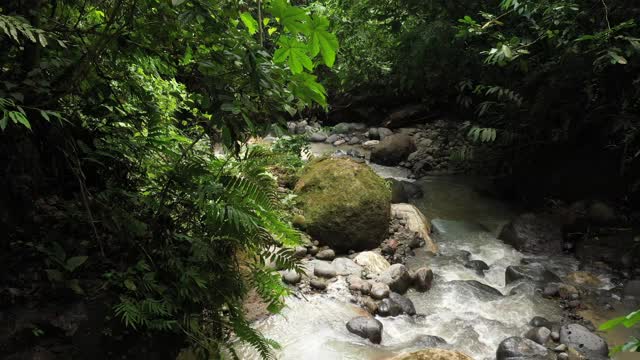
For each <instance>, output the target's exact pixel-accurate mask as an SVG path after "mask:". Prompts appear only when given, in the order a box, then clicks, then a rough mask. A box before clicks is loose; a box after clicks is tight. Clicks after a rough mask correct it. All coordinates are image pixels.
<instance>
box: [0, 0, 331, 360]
mask: <svg viewBox="0 0 640 360" xmlns="http://www.w3.org/2000/svg"><path fill="white" fill-rule="evenodd" d="M38 3H39V5H38V6H37V7H35V8H27V7H26V6H23V4H22V2H16V1H10V2H9V4H7V5H6V7H5V5H4V4H3V9H2V10H3V14H2V15H0V29H1V30H2V31H0V37H1V38H0V41H2V43H3V51H2V53H1V54H0V66H1V67H2V72H0V128H1V129H2V130H3V131H2V132H1V133H0V137H2V142H0V143H1V144H2V150H3V151H2V160H3V163H5V161H6V163H7V164H9V163H12V164H23V163H24V164H27V163H29V164H32V166H30V167H23V166H9V167H5V168H4V173H3V175H2V180H3V181H4V182H3V184H6V183H7V182H11V183H13V182H12V181H8V180H6V179H17V178H21V177H26V178H28V179H35V180H33V183H34V184H32V183H31V182H25V183H26V184H24V185H23V186H25V187H29V186H32V185H33V186H37V188H38V190H37V191H33V192H32V193H34V194H35V193H38V196H41V197H42V198H46V199H48V198H51V197H54V198H64V199H65V204H66V205H68V207H65V208H63V209H62V210H60V211H59V214H58V213H57V215H56V216H58V217H56V221H55V225H56V227H60V228H64V229H65V230H64V233H65V241H62V240H59V241H52V240H50V239H49V237H46V236H37V231H36V232H34V231H31V230H32V229H30V228H29V227H30V226H34V225H33V224H34V222H32V221H31V217H33V216H34V215H33V213H31V212H27V213H18V212H16V214H15V215H14V214H11V215H10V216H9V217H10V218H11V219H13V220H12V221H14V222H15V224H13V223H11V224H4V223H3V224H1V225H5V226H7V227H6V228H7V229H11V234H10V236H9V237H10V238H11V239H12V241H16V242H15V243H16V244H21V245H20V246H19V248H18V247H11V248H12V251H16V252H18V251H27V252H28V253H29V254H32V255H33V256H32V257H28V258H29V259H34V260H33V261H35V262H36V263H37V264H36V266H34V268H38V269H41V270H40V271H43V270H42V269H44V272H43V274H46V275H47V276H48V278H49V280H50V282H49V284H48V286H50V287H51V288H52V289H53V290H52V291H58V290H63V289H67V288H71V289H72V290H74V291H75V292H76V293H77V296H90V297H92V298H97V297H105V298H107V299H109V300H110V301H112V302H113V304H114V306H113V308H112V310H113V311H112V314H110V315H115V316H114V317H115V318H116V319H118V320H120V322H121V324H122V325H123V326H125V327H127V328H128V329H129V330H128V331H129V334H130V335H132V336H138V337H140V338H141V339H150V338H153V337H154V335H157V334H160V333H164V334H166V333H168V334H172V335H174V336H176V337H178V338H181V339H183V340H184V341H183V344H181V345H182V346H187V347H191V348H192V349H191V350H192V352H193V353H195V354H197V356H198V357H199V358H203V359H205V358H206V359H210V358H219V357H220V356H221V354H222V352H223V351H229V350H230V344H231V343H232V342H234V341H236V340H237V339H239V340H241V341H247V342H248V343H249V344H251V345H253V346H254V347H255V348H256V349H257V350H258V351H259V353H260V354H261V355H262V356H263V357H264V358H269V357H271V353H270V351H271V349H272V348H273V347H275V346H276V344H275V343H274V342H273V341H270V340H269V339H265V338H264V337H263V336H261V335H260V334H259V333H258V332H256V331H255V330H253V329H252V328H251V327H250V325H249V323H248V321H249V320H248V319H246V318H245V316H244V310H243V301H244V299H245V297H246V295H247V293H248V292H249V291H250V290H255V291H256V292H257V293H258V295H260V297H261V298H262V299H263V300H264V301H265V302H266V303H267V304H268V307H269V310H271V311H274V312H277V311H279V310H280V309H281V308H282V307H283V297H284V296H285V295H287V294H288V290H287V288H286V287H285V286H284V285H283V284H282V283H281V280H280V276H279V274H277V273H274V272H273V271H271V270H270V268H269V267H268V266H267V264H268V263H271V262H273V263H276V264H277V265H278V266H279V267H282V268H288V269H294V270H298V271H300V269H299V265H298V263H297V260H296V259H295V258H294V257H293V253H292V251H291V250H290V249H289V247H291V246H295V245H296V244H298V243H299V241H300V235H299V233H298V232H297V231H295V230H294V229H293V228H292V227H291V226H290V224H289V218H290V215H289V214H288V213H287V208H286V207H285V205H284V204H283V202H282V201H281V199H280V197H281V195H280V194H279V193H278V191H276V190H277V186H278V184H277V182H276V179H277V176H278V175H279V174H278V170H279V169H280V168H283V167H286V168H288V169H290V173H291V174H295V172H296V171H297V169H298V168H299V166H300V165H301V163H302V162H301V160H300V153H301V150H302V149H303V148H304V146H305V145H304V140H302V139H298V138H295V139H294V140H292V141H291V142H290V143H289V144H284V143H281V144H279V145H278V146H276V148H275V150H273V151H272V150H270V149H267V148H262V147H257V146H256V147H247V146H245V145H244V144H246V143H247V142H248V139H250V138H251V137H256V136H264V135H266V134H267V133H268V132H270V131H272V130H273V129H274V127H276V125H277V124H278V123H283V122H284V121H285V119H286V117H288V116H293V115H295V114H297V113H299V112H301V111H303V110H304V109H306V108H310V107H315V106H318V105H319V106H321V107H326V106H327V101H326V93H327V92H326V89H325V87H324V86H323V85H322V84H321V83H320V80H319V78H318V74H319V73H326V72H327V68H330V67H331V66H333V64H334V62H335V59H336V56H337V52H338V42H337V38H336V37H335V35H333V33H332V32H331V30H330V28H331V27H330V22H329V20H328V18H327V17H325V16H324V15H322V14H321V13H319V12H317V11H316V10H315V9H314V8H312V7H299V6H294V5H292V4H290V3H289V2H287V1H284V0H273V1H266V2H264V3H263V2H252V3H245V2H238V1H230V0H211V1H200V0H194V1H184V0H172V1H147V2H139V1H132V0H113V1H111V0H110V1H102V2H86V1H75V0H72V1H64V2H38ZM259 6H260V8H259ZM57 39H60V41H58V40H57ZM320 67H325V68H323V69H320ZM319 70H322V71H319ZM316 73H318V74H316ZM44 109H46V110H44ZM53 120H58V121H53ZM12 125H16V126H12ZM25 128H27V129H29V130H31V131H25ZM23 149H29V151H22V150H23ZM32 149H33V152H37V154H34V153H33V152H31V150H32ZM36 172H37V173H38V174H36ZM41 175H43V176H41ZM51 184H64V186H57V185H56V186H52V185H51ZM38 200H39V201H40V200H41V199H38ZM6 218H7V217H5V216H4V213H3V216H2V217H0V221H2V222H4V221H5V219H6ZM46 221H50V218H46V220H45V223H44V224H43V223H41V222H38V227H41V228H42V231H44V230H43V229H44V228H45V227H46V226H47V224H46ZM49 225H50V224H49ZM25 228H27V229H29V231H24V229H25ZM30 236H33V238H30ZM16 239H17V240H16ZM77 239H82V240H81V241H80V240H77ZM24 244H31V245H28V246H27V245H24ZM80 244H81V245H80ZM72 254H73V255H72ZM12 270H13V269H12ZM96 276H103V277H104V280H105V281H106V282H105V283H104V284H103V285H102V286H100V287H96V286H94V285H95V283H96V280H97V279H96ZM118 330H121V329H111V330H110V332H116V331H118ZM108 332H109V331H108ZM134 342H135V341H134ZM114 356H115V355H114Z"/></svg>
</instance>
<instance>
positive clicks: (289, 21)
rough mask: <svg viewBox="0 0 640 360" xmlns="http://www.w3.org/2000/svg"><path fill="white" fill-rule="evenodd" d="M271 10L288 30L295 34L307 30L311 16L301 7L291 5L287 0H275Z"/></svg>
mask: <svg viewBox="0 0 640 360" xmlns="http://www.w3.org/2000/svg"><path fill="white" fill-rule="evenodd" d="M269 10H270V12H271V14H272V15H273V16H274V17H276V18H278V19H279V20H280V23H281V24H282V26H284V28H285V29H287V31H289V32H292V33H294V34H297V33H301V32H306V31H307V23H308V21H309V16H307V14H306V13H305V12H304V10H302V9H300V8H299V7H296V6H291V5H289V4H288V3H287V2H286V1H285V0H273V1H272V2H271V8H270V9H269Z"/></svg>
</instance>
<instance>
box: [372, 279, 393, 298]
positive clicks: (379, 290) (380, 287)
mask: <svg viewBox="0 0 640 360" xmlns="http://www.w3.org/2000/svg"><path fill="white" fill-rule="evenodd" d="M389 293H391V290H389V285H387V284H384V283H380V282H375V283H373V284H372V285H371V291H370V292H369V295H370V296H371V297H372V298H374V299H376V300H382V299H384V298H387V297H389Z"/></svg>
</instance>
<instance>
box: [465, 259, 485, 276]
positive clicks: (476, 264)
mask: <svg viewBox="0 0 640 360" xmlns="http://www.w3.org/2000/svg"><path fill="white" fill-rule="evenodd" d="M464 267H466V268H467V269H472V270H475V272H476V274H478V275H480V276H484V272H485V271H486V270H489V265H487V263H486V262H484V261H482V260H469V261H467V262H466V263H465V264H464Z"/></svg>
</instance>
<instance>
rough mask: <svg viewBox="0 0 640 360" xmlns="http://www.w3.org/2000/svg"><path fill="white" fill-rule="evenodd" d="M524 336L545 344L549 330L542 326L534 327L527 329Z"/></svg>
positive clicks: (549, 334)
mask: <svg viewBox="0 0 640 360" xmlns="http://www.w3.org/2000/svg"><path fill="white" fill-rule="evenodd" d="M524 337H525V338H527V339H529V340H532V341H535V342H537V343H538V344H540V345H543V346H544V344H546V343H547V341H549V338H550V337H551V330H549V329H548V328H546V327H544V326H541V327H534V328H533V329H530V330H529V331H527V333H526V334H525V335H524Z"/></svg>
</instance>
